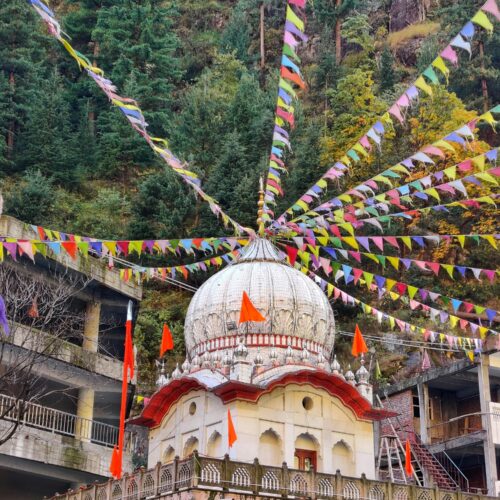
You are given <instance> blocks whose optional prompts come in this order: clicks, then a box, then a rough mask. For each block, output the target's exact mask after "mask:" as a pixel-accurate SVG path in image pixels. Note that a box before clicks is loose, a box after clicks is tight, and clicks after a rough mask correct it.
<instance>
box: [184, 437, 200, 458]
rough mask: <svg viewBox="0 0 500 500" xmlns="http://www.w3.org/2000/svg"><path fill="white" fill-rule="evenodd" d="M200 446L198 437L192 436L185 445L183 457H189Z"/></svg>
mask: <svg viewBox="0 0 500 500" xmlns="http://www.w3.org/2000/svg"><path fill="white" fill-rule="evenodd" d="M198 448H199V442H198V439H197V438H195V437H194V436H191V437H190V438H189V439H188V440H187V441H186V444H185V445H184V453H183V458H187V457H189V456H190V455H192V454H193V451H194V450H197V449H198Z"/></svg>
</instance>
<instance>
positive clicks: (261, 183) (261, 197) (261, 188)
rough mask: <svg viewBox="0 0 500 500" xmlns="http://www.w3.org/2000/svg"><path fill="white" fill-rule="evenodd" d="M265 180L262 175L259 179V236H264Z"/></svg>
mask: <svg viewBox="0 0 500 500" xmlns="http://www.w3.org/2000/svg"><path fill="white" fill-rule="evenodd" d="M264 194H265V192H264V180H263V178H262V177H261V178H260V179H259V201H258V202H257V206H258V207H259V209H258V210H257V224H258V226H259V236H264V219H263V217H262V216H263V215H264Z"/></svg>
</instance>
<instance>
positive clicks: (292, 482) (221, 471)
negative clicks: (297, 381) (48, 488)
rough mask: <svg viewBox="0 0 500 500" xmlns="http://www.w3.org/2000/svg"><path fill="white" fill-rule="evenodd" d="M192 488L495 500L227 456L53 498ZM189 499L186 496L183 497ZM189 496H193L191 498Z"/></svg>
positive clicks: (98, 499)
mask: <svg viewBox="0 0 500 500" xmlns="http://www.w3.org/2000/svg"><path fill="white" fill-rule="evenodd" d="M190 490H193V491H194V490H198V491H200V490H201V491H203V490H204V491H209V492H210V497H212V496H213V497H215V496H216V493H217V492H219V494H220V497H226V498H227V496H228V495H231V494H233V495H235V496H237V497H239V498H244V497H245V496H247V495H249V496H251V497H253V498H258V497H263V498H266V497H267V498H275V499H276V498H295V499H296V498H309V499H312V500H315V499H353V500H355V499H375V500H379V499H381V500H391V499H394V498H397V499H398V500H462V499H465V498H466V499H467V500H480V499H493V498H494V497H486V496H483V495H476V494H473V493H467V494H463V493H462V492H454V491H443V490H439V489H438V488H421V487H418V486H415V485H406V484H393V483H389V482H383V481H373V480H369V479H366V477H364V476H363V477H361V478H352V477H344V476H342V475H341V474H340V472H337V474H323V473H317V472H314V470H310V471H302V470H296V469H289V468H288V467H287V466H286V464H283V466H282V467H270V466H265V465H261V464H260V463H259V461H258V460H257V459H256V460H255V461H254V462H253V463H245V462H232V461H231V460H229V457H228V456H227V455H226V457H225V459H223V460H219V459H214V458H208V457H201V456H199V455H198V454H197V453H196V452H194V453H193V455H192V456H191V457H190V458H188V459H186V460H179V459H178V458H176V459H175V460H174V461H173V462H171V463H168V464H161V463H158V464H157V466H156V467H154V468H153V469H149V470H144V469H141V470H139V471H137V472H134V473H133V474H131V475H128V474H126V475H125V476H124V477H123V478H122V479H121V480H119V481H113V480H110V481H108V482H107V483H103V484H94V485H92V486H88V487H86V488H80V489H79V490H77V491H73V490H70V491H68V492H67V493H65V494H63V495H56V496H54V497H52V500H141V499H145V498H155V499H163V498H165V499H166V498H175V497H174V494H179V495H178V498H181V495H180V493H183V492H188V491H190ZM182 497H183V498H184V496H182ZM185 498H187V496H186V497H185Z"/></svg>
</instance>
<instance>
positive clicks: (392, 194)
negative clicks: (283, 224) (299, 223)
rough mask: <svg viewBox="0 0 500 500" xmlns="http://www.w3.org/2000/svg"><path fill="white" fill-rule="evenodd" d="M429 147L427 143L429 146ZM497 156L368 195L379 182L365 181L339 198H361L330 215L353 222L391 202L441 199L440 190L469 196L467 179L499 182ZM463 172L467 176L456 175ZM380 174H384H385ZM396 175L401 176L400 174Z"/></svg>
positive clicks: (468, 161)
mask: <svg viewBox="0 0 500 500" xmlns="http://www.w3.org/2000/svg"><path fill="white" fill-rule="evenodd" d="M430 147H431V146H428V148H430ZM424 149H425V148H424ZM497 158H498V148H495V149H492V150H491V151H488V152H486V153H483V154H481V155H478V156H476V157H474V158H470V159H466V160H463V161H462V162H460V163H459V164H458V165H454V166H452V167H448V168H445V169H443V170H439V171H437V172H435V173H431V174H428V175H426V176H424V177H421V178H419V179H416V180H414V181H411V182H409V183H407V184H403V185H401V186H399V187H392V188H391V190H389V191H385V192H384V193H380V194H378V195H375V194H373V195H372V196H367V192H368V191H370V192H374V191H376V190H378V188H379V185H378V184H377V183H376V182H375V181H373V182H374V183H375V185H374V184H373V183H370V182H369V181H368V182H366V183H364V184H363V186H365V187H362V186H361V185H360V186H357V188H353V189H351V190H350V191H347V193H346V194H345V195H341V196H340V197H338V199H340V201H341V202H343V201H344V200H349V199H350V200H353V199H354V198H355V197H357V198H360V199H361V201H358V202H351V203H350V204H348V205H346V206H343V207H342V209H340V208H338V209H336V210H334V211H333V212H331V214H332V215H333V216H334V217H335V218H336V219H337V220H340V221H345V222H354V221H356V220H357V218H358V217H359V216H360V215H375V216H378V215H379V210H382V211H385V212H388V211H389V209H390V207H391V205H392V206H396V207H402V205H401V203H413V201H414V200H415V199H416V198H418V199H423V200H428V199H429V196H431V197H433V198H436V197H437V199H438V200H439V199H440V198H439V192H442V193H444V194H451V195H454V194H455V193H457V194H458V193H460V194H463V195H464V196H467V190H466V188H465V186H464V182H467V183H472V184H474V185H476V186H483V185H485V186H488V187H489V185H490V184H492V185H494V186H496V185H498V181H497V180H496V179H495V178H494V177H498V176H500V168H498V167H496V161H497ZM486 161H488V162H490V164H491V165H492V166H493V168H491V169H489V170H485V163H486ZM391 168H394V167H391ZM476 169H478V170H480V172H479V173H476V174H474V173H473V172H474V170H476ZM389 170H391V169H389ZM403 170H405V171H406V167H403V168H402V169H401V171H403ZM386 172H388V171H386ZM460 174H468V175H466V176H464V177H462V178H457V177H458V176H459V175H460ZM379 175H383V173H382V174H379ZM397 175H398V177H399V174H397ZM444 177H446V178H448V182H445V183H443V182H442V181H443V179H444ZM389 182H390V181H389ZM438 182H441V184H437V185H435V183H438ZM325 205H326V204H325ZM322 207H323V206H320V207H317V208H316V209H315V210H317V211H321V210H322V209H323V208H322ZM302 217H303V216H302Z"/></svg>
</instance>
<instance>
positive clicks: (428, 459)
mask: <svg viewBox="0 0 500 500" xmlns="http://www.w3.org/2000/svg"><path fill="white" fill-rule="evenodd" d="M386 399H387V396H386ZM377 400H378V403H379V405H380V406H381V407H382V408H383V407H384V405H383V403H382V401H381V399H380V397H379V396H377ZM395 420H396V422H397V424H396V427H394V425H393V423H392V421H391V419H389V424H390V427H391V429H392V434H393V437H394V438H395V439H396V440H397V441H398V444H399V449H400V454H401V456H404V449H403V443H404V442H405V441H406V439H408V440H409V441H410V445H411V452H412V467H413V480H414V481H415V482H416V483H417V484H422V485H425V486H429V485H428V484H426V483H428V482H429V480H432V482H433V483H434V484H435V485H436V486H438V487H439V488H441V489H444V490H452V491H456V490H457V489H459V490H461V491H469V481H468V480H467V478H466V477H465V475H464V474H463V472H462V471H461V470H460V469H459V468H458V467H457V465H456V464H455V462H453V460H452V459H451V458H450V457H449V456H448V455H447V454H446V452H444V451H443V452H442V453H440V454H439V457H438V456H436V455H434V454H433V453H431V452H430V451H429V450H428V449H427V447H426V446H425V444H423V443H422V441H421V440H420V437H419V436H418V435H417V434H416V433H415V432H412V431H410V432H409V431H408V429H405V428H403V426H402V425H401V423H400V421H399V418H398V417H397V416H396V417H395ZM381 465H382V464H381V460H380V457H379V464H378V471H379V473H380V472H381ZM404 482H407V481H406V478H404Z"/></svg>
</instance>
